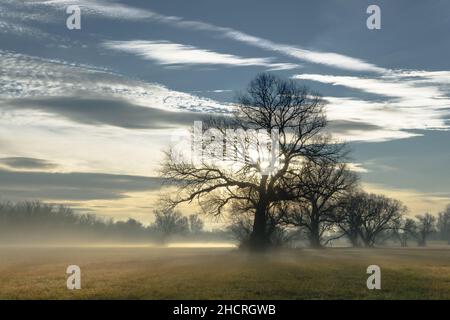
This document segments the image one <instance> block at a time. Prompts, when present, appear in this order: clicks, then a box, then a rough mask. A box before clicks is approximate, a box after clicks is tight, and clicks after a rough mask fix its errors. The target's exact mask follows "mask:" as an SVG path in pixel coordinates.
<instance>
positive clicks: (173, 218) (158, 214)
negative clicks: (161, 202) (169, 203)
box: [154, 209, 189, 242]
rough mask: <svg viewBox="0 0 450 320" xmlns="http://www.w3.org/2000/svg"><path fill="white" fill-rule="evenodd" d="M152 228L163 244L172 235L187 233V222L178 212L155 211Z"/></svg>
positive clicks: (169, 210)
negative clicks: (158, 234) (157, 233)
mask: <svg viewBox="0 0 450 320" xmlns="http://www.w3.org/2000/svg"><path fill="white" fill-rule="evenodd" d="M154 214H155V222H154V228H155V230H157V231H158V232H159V233H160V235H161V240H162V241H163V242H165V241H167V239H168V238H169V237H171V236H173V235H176V234H179V235H183V234H185V233H187V232H188V231H189V221H188V218H187V217H184V216H183V215H182V214H181V213H180V212H179V211H175V210H171V209H161V210H156V211H155V212H154Z"/></svg>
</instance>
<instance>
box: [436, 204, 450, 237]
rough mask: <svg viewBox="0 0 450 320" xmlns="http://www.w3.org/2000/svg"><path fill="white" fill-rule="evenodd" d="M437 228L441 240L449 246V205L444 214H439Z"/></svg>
mask: <svg viewBox="0 0 450 320" xmlns="http://www.w3.org/2000/svg"><path fill="white" fill-rule="evenodd" d="M437 227H438V230H439V234H440V236H441V239H443V240H446V241H447V243H448V244H449V245H450V205H448V206H447V208H446V209H445V211H444V212H441V213H439V217H438V223H437Z"/></svg>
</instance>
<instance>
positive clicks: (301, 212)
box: [284, 161, 357, 248]
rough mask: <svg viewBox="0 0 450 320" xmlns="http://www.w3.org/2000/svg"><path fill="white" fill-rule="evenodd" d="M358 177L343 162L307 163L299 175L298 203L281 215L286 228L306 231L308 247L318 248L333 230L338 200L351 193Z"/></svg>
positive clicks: (338, 204)
mask: <svg viewBox="0 0 450 320" xmlns="http://www.w3.org/2000/svg"><path fill="white" fill-rule="evenodd" d="M356 182H357V176H356V175H355V174H354V173H352V172H351V171H349V170H348V169H347V165H346V164H345V163H336V162H334V161H309V162H307V163H305V164H304V166H303V168H302V170H301V173H300V175H299V184H300V186H299V190H302V191H301V199H300V201H296V202H294V203H293V205H291V206H289V207H288V208H289V211H290V212H287V213H286V214H285V215H284V221H285V222H286V223H287V224H288V225H292V226H295V227H299V228H302V229H304V230H305V231H306V234H307V235H308V239H309V242H310V246H311V247H313V248H321V247H322V246H323V245H324V244H326V243H324V239H323V238H324V235H325V233H326V232H329V231H331V230H332V229H333V228H334V223H335V221H336V218H335V214H336V212H337V211H338V208H339V206H340V205H341V203H342V202H341V198H342V197H344V196H345V195H346V194H347V193H348V192H350V191H351V190H353V188H354V187H355V185H356Z"/></svg>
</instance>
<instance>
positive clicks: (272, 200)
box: [162, 74, 343, 249]
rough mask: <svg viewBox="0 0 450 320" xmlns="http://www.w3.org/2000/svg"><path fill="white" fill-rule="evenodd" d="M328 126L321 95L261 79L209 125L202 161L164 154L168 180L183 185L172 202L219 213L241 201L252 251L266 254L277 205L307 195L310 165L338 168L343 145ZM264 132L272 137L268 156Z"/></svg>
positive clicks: (272, 78) (288, 82)
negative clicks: (228, 113) (305, 173)
mask: <svg viewBox="0 0 450 320" xmlns="http://www.w3.org/2000/svg"><path fill="white" fill-rule="evenodd" d="M326 125H327V120H326V117H325V113H324V100H323V99H322V98H321V97H320V96H319V95H318V94H315V93H314V92H311V91H310V90H308V89H307V88H305V87H303V86H300V85H299V84H298V82H296V81H294V80H285V79H281V78H278V77H276V76H274V75H271V74H260V75H258V76H257V77H256V78H255V79H254V80H253V81H251V82H250V84H249V86H248V88H247V90H246V92H245V93H243V94H241V95H240V96H239V97H238V101H237V104H236V106H235V109H234V110H233V116H232V117H229V118H227V117H222V118H220V119H217V118H212V119H210V120H207V121H205V122H204V123H203V127H202V133H203V136H202V137H203V138H202V139H201V141H200V142H199V141H198V140H197V141H194V144H195V143H200V144H201V147H200V148H199V149H200V150H201V152H202V157H201V159H200V161H190V160H189V159H180V158H179V157H178V154H177V153H176V152H174V150H173V148H172V149H170V150H169V151H168V152H166V159H165V161H164V163H163V169H162V175H163V176H164V177H166V178H167V179H169V180H170V181H171V183H173V184H175V185H176V186H177V187H178V192H177V194H176V195H174V196H172V197H170V198H169V199H166V201H167V202H166V203H167V204H168V205H170V206H176V205H178V204H180V203H183V202H192V201H198V202H199V204H200V205H201V207H202V208H203V210H204V211H205V212H207V213H211V214H215V215H220V214H222V213H223V211H224V209H225V208H230V207H233V205H235V204H236V203H237V206H238V207H241V208H244V209H245V210H243V212H244V211H247V212H251V213H252V215H253V222H252V230H251V234H250V239H249V243H248V246H249V247H250V248H251V249H265V248H267V247H268V246H269V245H270V236H271V232H273V230H275V228H273V224H274V223H276V206H277V204H280V203H282V202H283V201H296V200H297V199H299V197H300V196H301V194H302V192H303V190H302V184H301V183H299V181H301V172H302V167H303V164H304V163H305V161H311V162H313V163H320V161H323V160H326V161H327V162H337V161H339V160H340V159H341V158H342V156H343V147H342V146H341V145H339V144H336V143H332V142H331V139H330V137H329V136H328V135H327V134H326V133H325V131H324V128H325V127H326ZM232 130H234V131H232ZM194 131H195V129H194ZM233 132H234V134H235V135H234V136H233V137H230V135H231V134H233ZM237 132H238V133H240V134H241V136H242V134H243V135H244V139H239V134H236V133H237ZM261 133H262V134H263V135H265V136H266V137H272V141H271V142H272V144H271V150H269V153H270V156H269V157H267V155H266V154H264V152H265V151H267V149H265V147H266V145H267V139H265V138H264V137H262V136H261ZM274 137H275V138H274ZM194 140H195V138H194ZM230 141H231V142H230ZM274 142H275V144H274ZM194 148H195V145H194ZM268 149H270V147H269V148H268ZM268 168H270V170H268ZM274 219H275V220H274Z"/></svg>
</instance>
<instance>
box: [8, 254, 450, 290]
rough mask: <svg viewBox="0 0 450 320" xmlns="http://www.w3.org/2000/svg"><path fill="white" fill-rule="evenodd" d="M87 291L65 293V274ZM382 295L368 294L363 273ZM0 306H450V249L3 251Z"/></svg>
mask: <svg viewBox="0 0 450 320" xmlns="http://www.w3.org/2000/svg"><path fill="white" fill-rule="evenodd" d="M70 264H76V265H79V266H80V267H81V272H82V289H81V290H75V291H70V290H67V289H66V274H65V270H66V267H67V266H68V265H70ZM370 264H376V265H379V266H380V267H381V270H382V290H368V289H367V288H366V279H367V277H368V275H367V274H366V268H367V266H369V265H370ZM0 298H2V299H450V249H448V248H435V249H433V248H427V249H417V248H410V249H393V248H390V249H373V250H362V249H361V250H360V249H337V248H335V249H327V250H289V251H283V252H278V253H272V254H266V255H263V256H249V255H248V254H245V253H242V252H237V251H235V250H232V249H219V248H214V249H175V248H171V249H157V248H142V247H141V248H0Z"/></svg>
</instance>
